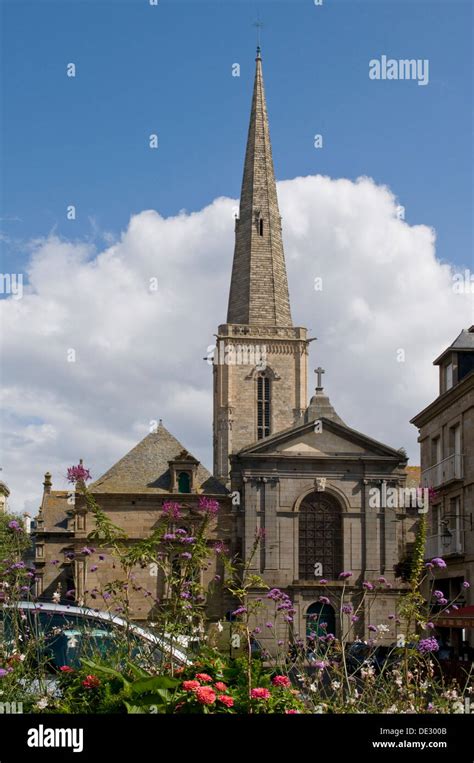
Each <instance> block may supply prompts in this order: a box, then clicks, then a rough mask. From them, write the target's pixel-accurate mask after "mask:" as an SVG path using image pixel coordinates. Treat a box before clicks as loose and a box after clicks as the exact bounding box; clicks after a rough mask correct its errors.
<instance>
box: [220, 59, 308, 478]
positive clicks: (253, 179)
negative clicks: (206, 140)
mask: <svg viewBox="0 0 474 763" xmlns="http://www.w3.org/2000/svg"><path fill="white" fill-rule="evenodd" d="M307 355H308V340H307V332H306V329H305V328H300V327H295V326H293V323H292V320H291V310H290V300H289V292H288V280H287V276H286V267H285V255H284V251H283V239H282V228H281V217H280V212H279V209H278V198H277V191H276V182H275V173H274V169H273V159H272V149H271V143H270V131H269V126H268V116H267V107H266V102H265V92H264V87H263V75H262V59H261V55H260V48H257V58H256V70H255V82H254V89H253V98H252V108H251V114H250V126H249V131H248V138H247V149H246V153H245V164H244V175H243V180H242V190H241V194H240V210H239V215H238V219H236V221H235V249H234V261H233V267H232V279H231V284H230V294H229V307H228V312H227V323H225V324H222V325H221V326H219V329H218V334H217V343H216V351H215V354H214V365H213V375H214V475H215V476H216V477H218V478H220V479H222V480H224V481H227V480H228V477H229V456H230V455H231V454H232V453H236V452H238V451H239V450H240V449H241V448H244V447H246V446H248V445H250V444H252V443H254V442H256V441H258V440H261V439H263V438H265V437H268V436H270V435H273V434H275V433H276V432H279V431H281V430H283V429H286V428H288V427H291V426H293V425H294V424H295V423H296V421H297V420H298V419H299V418H300V416H301V415H302V413H303V411H304V410H305V408H306V405H307Z"/></svg>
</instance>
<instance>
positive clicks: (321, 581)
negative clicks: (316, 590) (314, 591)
mask: <svg viewBox="0 0 474 763" xmlns="http://www.w3.org/2000/svg"><path fill="white" fill-rule="evenodd" d="M327 582H328V581H327V580H326V578H321V580H318V583H319V585H326V583H327Z"/></svg>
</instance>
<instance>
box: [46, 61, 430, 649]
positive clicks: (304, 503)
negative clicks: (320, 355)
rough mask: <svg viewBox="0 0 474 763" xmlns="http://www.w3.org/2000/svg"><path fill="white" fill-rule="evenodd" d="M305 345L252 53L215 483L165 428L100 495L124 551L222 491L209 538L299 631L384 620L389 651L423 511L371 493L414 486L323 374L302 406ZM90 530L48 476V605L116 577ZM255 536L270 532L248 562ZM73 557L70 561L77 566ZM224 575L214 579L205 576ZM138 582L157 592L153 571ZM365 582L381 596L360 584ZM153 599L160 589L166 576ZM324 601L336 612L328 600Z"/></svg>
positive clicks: (143, 607)
mask: <svg viewBox="0 0 474 763" xmlns="http://www.w3.org/2000/svg"><path fill="white" fill-rule="evenodd" d="M311 341H313V340H312V338H308V335H307V330H306V329H305V328H303V327H297V326H294V325H293V322H292V318H291V309H290V298H289V289H288V281H287V276H286V267H285V256H284V249H283V237H282V223H281V217H280V213H279V208H278V198H277V190H276V182H275V175H274V169H273V160H272V149H271V143H270V133H269V124H268V116H267V109H266V102H265V93H264V85H263V74H262V59H261V55H260V50H259V49H258V51H257V57H256V71H255V81H254V89H253V99H252V106H251V115H250V126H249V131H248V140H247V148H246V155H245V163H244V173H243V182H242V192H241V198H240V211H239V215H238V219H237V220H236V222H235V252H234V260H233V267H232V276H231V283H230V295H229V305H228V314H227V320H226V323H225V324H222V325H220V326H219V328H218V333H217V341H216V350H215V354H214V362H213V402H214V419H213V450H214V477H211V475H210V474H209V472H207V470H205V468H204V467H203V466H202V465H201V464H199V463H198V461H197V460H196V459H194V458H193V457H192V456H191V455H190V454H188V453H187V452H186V451H184V449H183V446H182V445H181V444H180V443H179V442H178V441H177V440H176V439H175V438H174V437H173V436H172V435H171V434H170V433H169V432H167V430H165V428H164V427H163V426H162V425H160V427H159V428H158V430H157V432H156V433H152V434H150V435H148V436H147V437H146V438H145V439H144V440H143V441H142V442H141V443H139V444H138V445H137V446H136V447H135V448H134V449H133V450H132V451H131V452H130V453H128V454H127V455H126V456H125V457H124V458H123V459H121V460H120V461H119V462H118V463H117V464H116V465H115V466H113V467H112V468H111V469H110V470H109V471H108V472H107V473H106V474H104V475H103V476H102V477H101V478H100V479H98V480H96V481H95V482H94V483H93V484H92V486H91V487H90V491H91V492H92V493H93V495H94V496H95V497H96V499H97V501H98V503H99V504H100V506H101V508H102V509H103V510H104V511H105V512H107V514H108V516H110V518H111V519H112V521H113V522H115V523H116V524H117V525H119V526H120V527H123V528H124V529H125V530H126V531H127V532H128V534H129V537H130V542H133V540H134V539H135V540H138V539H140V538H143V537H146V536H147V535H148V534H150V532H151V531H152V529H153V527H154V525H155V523H156V519H157V516H158V512H160V511H161V508H162V504H163V502H164V501H165V500H167V499H170V498H171V499H176V498H181V499H182V498H183V493H184V494H186V497H185V500H186V505H187V506H188V507H189V512H190V518H191V515H192V511H193V506H195V503H196V501H197V500H198V497H199V495H206V496H209V497H217V498H218V499H219V500H220V502H221V505H222V507H223V510H222V512H221V514H220V518H219V521H218V523H217V524H216V526H215V527H214V528H213V533H214V536H213V537H215V538H219V539H221V540H224V541H225V542H226V544H227V545H228V546H229V548H230V549H231V551H232V553H234V552H235V553H237V554H238V555H239V556H240V558H241V559H243V560H244V561H245V563H246V564H248V565H249V569H250V572H251V573H255V574H258V575H259V576H261V578H262V579H263V580H264V583H265V585H266V586H270V587H277V588H280V589H282V590H283V591H284V592H285V593H286V594H287V595H288V596H289V597H290V598H291V600H292V601H293V602H294V607H295V610H296V614H295V616H294V618H293V623H292V630H293V635H294V636H296V635H300V636H304V635H305V633H308V634H309V633H310V632H312V630H313V627H312V626H311V627H310V626H309V618H310V616H315V615H321V616H322V615H323V616H324V621H325V622H326V623H327V629H328V632H332V633H335V634H336V635H337V636H340V635H341V634H342V633H343V632H344V631H345V630H346V628H349V629H350V633H351V637H352V638H354V639H355V638H358V637H360V638H367V637H368V636H369V630H368V626H369V625H370V624H371V623H372V624H373V623H375V624H383V625H384V626H386V627H387V632H386V633H385V635H384V637H383V640H384V641H385V642H393V640H394V639H395V636H396V632H395V630H394V629H395V625H394V620H393V618H392V619H389V615H393V613H394V612H395V611H396V606H397V601H398V599H399V596H400V595H401V594H402V593H403V591H404V590H405V587H404V586H405V584H404V582H403V580H402V579H401V578H400V577H397V576H396V568H397V564H398V562H399V560H400V559H403V558H405V557H406V555H407V552H408V550H409V546H410V543H411V542H412V541H413V527H414V525H415V524H416V517H415V516H414V515H413V512H412V513H411V514H410V512H408V511H407V510H406V509H405V507H404V505H403V504H402V503H400V504H399V505H396V506H392V507H389V506H388V505H387V504H386V502H385V501H384V499H383V498H382V500H379V501H378V503H377V502H376V503H375V504H374V503H373V502H372V498H373V496H374V494H376V495H378V496H379V497H380V496H383V495H384V491H386V490H387V488H396V489H397V490H398V489H399V488H401V489H403V488H404V487H405V486H406V484H407V478H408V480H410V475H407V470H406V464H407V458H406V454H405V452H404V450H403V449H395V448H393V447H390V446H388V445H385V444H383V443H380V442H377V441H375V440H374V439H372V438H371V437H368V436H367V435H365V434H362V433H361V432H358V431H355V430H354V429H352V428H351V427H350V426H349V425H347V424H346V423H345V422H344V421H342V419H341V418H340V416H339V415H338V414H337V413H336V411H335V410H334V408H333V406H332V404H331V402H330V400H329V397H328V395H327V393H326V392H325V390H324V387H323V383H322V378H323V374H324V373H325V372H324V370H323V369H322V368H320V367H318V369H317V370H316V374H317V386H316V389H315V392H314V395H313V396H312V397H311V400H310V401H309V404H308V399H307V390H308V346H309V343H310V342H311ZM91 529H92V527H91V526H90V515H88V514H87V513H86V512H85V510H84V504H83V499H82V498H77V499H76V503H75V504H74V502H73V501H71V497H70V496H69V497H68V494H67V493H66V492H61V491H59V492H58V491H53V490H52V488H51V476H50V475H48V474H47V475H46V477H45V482H44V496H43V503H42V507H41V511H40V515H39V517H38V522H37V530H36V562H37V566H38V568H40V575H39V578H40V579H39V582H38V588H39V592H40V593H41V595H43V596H51V595H52V594H53V593H54V591H56V590H57V587H58V585H60V587H61V590H66V589H67V588H68V587H70V588H74V589H75V590H76V596H77V598H78V600H79V601H83V602H85V603H90V591H91V590H93V589H94V586H96V585H99V584H100V585H104V584H106V583H107V582H109V581H110V580H111V579H113V576H114V575H115V576H116V571H115V570H113V568H112V567H111V566H110V565H109V566H107V565H102V566H101V567H100V570H99V571H97V572H92V573H91V572H89V571H88V569H87V564H86V560H85V559H83V558H81V553H80V551H81V548H82V547H84V544H85V539H86V538H87V535H88V533H89V532H90V530H91ZM262 531H264V532H262ZM256 533H258V534H259V535H262V536H263V538H262V542H261V544H260V546H259V548H258V550H257V553H256V555H255V557H254V558H252V561H251V563H250V556H251V555H252V549H253V548H254V545H255V544H254V541H255V534H256ZM212 540H213V538H211V539H210V542H211V541H212ZM71 551H74V552H75V554H76V557H75V561H74V563H72V562H70V561H68V556H69V555H71V553H70V552H71ZM57 560H61V562H60V563H58V562H57ZM343 571H346V572H350V573H351V577H350V578H349V580H348V582H346V583H343V582H342V581H341V580H339V574H340V573H341V572H343ZM215 573H216V569H215V568H211V569H210V570H209V580H210V579H211V578H212V577H213V576H214V575H215ZM137 575H138V580H139V582H140V585H141V586H143V588H144V589H145V590H146V589H147V588H149V586H150V581H149V576H150V571H149V570H138V571H137ZM323 578H326V579H327V580H328V581H329V582H328V583H327V584H326V585H324V584H323V583H321V582H320V581H321V579H323ZM378 578H381V581H380V582H377V580H378ZM367 580H368V581H369V582H372V583H374V582H375V590H367V588H370V586H366V587H365V588H364V586H363V583H364V581H367ZM203 582H204V583H205V584H206V583H207V580H205V581H203ZM343 586H345V591H346V593H347V597H348V598H349V599H350V600H351V602H352V603H353V606H354V607H355V608H357V607H358V606H359V604H360V602H361V599H362V598H363V597H364V596H365V603H364V605H363V606H362V608H361V610H360V612H359V613H358V620H357V623H356V624H351V622H350V615H349V614H344V616H343V620H342V621H341V618H340V612H339V607H338V606H337V597H338V596H339V594H340V593H341V590H342V588H343ZM155 590H156V591H157V592H158V595H161V594H162V592H161V594H160V581H159V580H157V581H156V585H155ZM321 594H324V595H325V596H329V597H330V598H331V600H332V603H331V604H323V603H322V602H320V601H319V597H320V595H321ZM251 596H252V597H254V598H255V599H257V598H260V597H262V588H260V587H259V586H257V585H255V586H254V588H253V589H252V591H251ZM265 601H266V600H265ZM133 606H134V609H133V611H134V616H135V617H136V618H137V619H146V618H147V617H150V616H152V615H153V608H152V606H151V604H150V600H149V598H146V597H145V596H144V595H143V596H142V595H141V594H140V595H139V594H138V593H137V595H134V602H133ZM233 608H234V603H233V602H231V601H229V600H228V599H227V597H226V595H225V593H224V592H223V591H220V592H216V594H215V595H214V598H213V599H212V601H210V603H209V615H210V618H211V619H214V620H216V619H218V618H224V617H227V618H229V619H230V618H231V612H232V609H233ZM261 617H262V619H265V617H266V613H265V612H262V613H261ZM282 635H283V634H282ZM265 639H266V636H265V634H263V635H262V637H261V640H262V641H265ZM269 639H270V637H269ZM269 639H267V644H266V645H267V646H268V647H269V648H271V645H270V644H269V643H268V641H269ZM271 640H272V642H273V636H272V637H271Z"/></svg>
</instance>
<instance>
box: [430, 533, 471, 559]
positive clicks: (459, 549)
mask: <svg viewBox="0 0 474 763" xmlns="http://www.w3.org/2000/svg"><path fill="white" fill-rule="evenodd" d="M450 533H451V536H446V535H442V534H441V533H439V534H438V535H431V536H429V537H428V538H427V539H426V549H425V559H434V557H436V556H440V557H444V556H459V555H460V554H463V553H464V541H463V533H462V531H461V530H460V529H459V528H458V529H454V528H450Z"/></svg>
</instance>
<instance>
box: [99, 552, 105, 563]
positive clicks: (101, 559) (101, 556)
mask: <svg viewBox="0 0 474 763" xmlns="http://www.w3.org/2000/svg"><path fill="white" fill-rule="evenodd" d="M104 559H105V556H104V554H99V561H100V562H103V561H104Z"/></svg>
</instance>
